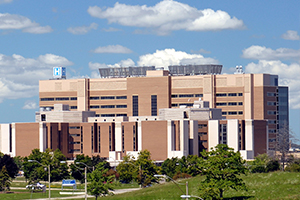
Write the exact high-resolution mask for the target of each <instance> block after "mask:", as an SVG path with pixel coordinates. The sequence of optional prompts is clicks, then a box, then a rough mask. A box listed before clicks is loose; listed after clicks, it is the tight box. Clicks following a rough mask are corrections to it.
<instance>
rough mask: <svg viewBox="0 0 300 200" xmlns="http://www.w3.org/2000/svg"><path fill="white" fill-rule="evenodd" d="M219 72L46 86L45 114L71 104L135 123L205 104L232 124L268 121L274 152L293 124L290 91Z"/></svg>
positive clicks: (108, 76) (158, 73) (256, 77)
mask: <svg viewBox="0 0 300 200" xmlns="http://www.w3.org/2000/svg"><path fill="white" fill-rule="evenodd" d="M189 67H190V66H189ZM214 67H216V70H215V71H207V69H208V68H207V66H205V70H206V71H205V70H202V71H200V73H195V68H191V67H190V68H188V69H189V70H182V71H179V69H181V68H179V67H178V66H173V67H170V72H172V73H169V71H167V70H150V71H147V72H146V74H145V72H144V71H142V72H141V73H140V74H138V76H134V77H126V76H127V75H128V74H126V73H125V72H123V71H124V70H123V71H122V70H117V71H113V73H112V72H111V73H109V72H110V71H107V70H106V71H105V70H104V72H105V73H104V72H103V70H102V74H105V76H104V75H102V77H103V78H97V79H58V80H41V81H40V83H39V85H40V87H39V94H40V102H39V103H40V107H42V108H53V107H54V104H57V103H63V104H68V105H69V106H70V109H71V110H77V111H95V113H96V116H97V117H121V116H127V117H131V116H157V115H158V111H159V109H163V108H177V107H180V106H182V105H185V106H188V107H191V106H192V105H193V103H192V102H194V101H195V100H198V99H199V98H201V99H203V100H204V101H208V102H209V106H210V107H211V108H221V109H222V115H223V117H224V118H226V119H237V120H268V123H269V126H268V127H269V128H268V133H269V136H268V137H269V149H270V150H274V148H275V143H276V134H277V133H278V130H279V128H280V125H281V124H283V122H284V121H287V122H288V88H287V87H282V86H278V76H277V75H270V74H242V73H239V74H223V75H221V74H208V73H220V66H214ZM147 69H148V68H147ZM182 69H184V68H182ZM188 73H189V74H188ZM195 74H199V75H195ZM141 75H145V76H141Z"/></svg>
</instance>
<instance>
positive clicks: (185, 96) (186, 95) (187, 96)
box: [179, 94, 194, 98]
mask: <svg viewBox="0 0 300 200" xmlns="http://www.w3.org/2000/svg"><path fill="white" fill-rule="evenodd" d="M189 97H194V95H193V94H180V95H179V98H189Z"/></svg>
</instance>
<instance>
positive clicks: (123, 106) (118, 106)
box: [116, 105, 127, 108]
mask: <svg viewBox="0 0 300 200" xmlns="http://www.w3.org/2000/svg"><path fill="white" fill-rule="evenodd" d="M116 108H127V105H116Z"/></svg>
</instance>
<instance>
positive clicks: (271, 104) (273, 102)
mask: <svg viewBox="0 0 300 200" xmlns="http://www.w3.org/2000/svg"><path fill="white" fill-rule="evenodd" d="M267 105H268V106H276V101H268V102H267Z"/></svg>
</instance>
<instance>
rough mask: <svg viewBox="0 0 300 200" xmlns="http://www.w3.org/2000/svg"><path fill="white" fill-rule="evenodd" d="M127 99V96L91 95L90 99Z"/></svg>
mask: <svg viewBox="0 0 300 200" xmlns="http://www.w3.org/2000/svg"><path fill="white" fill-rule="evenodd" d="M99 99H102V100H109V99H127V96H91V97H90V100H99Z"/></svg>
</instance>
